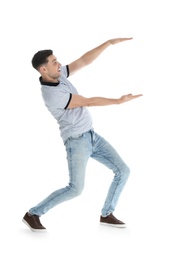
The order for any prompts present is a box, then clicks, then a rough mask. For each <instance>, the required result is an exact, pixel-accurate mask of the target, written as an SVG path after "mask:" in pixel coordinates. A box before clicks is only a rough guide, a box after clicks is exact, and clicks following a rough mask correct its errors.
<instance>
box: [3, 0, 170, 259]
mask: <svg viewBox="0 0 175 260" xmlns="http://www.w3.org/2000/svg"><path fill="white" fill-rule="evenodd" d="M173 6H174V5H173V1H171V0H166V1H162V0H159V1H158V0H147V1H139V0H133V1H130V0H120V1H117V0H108V1H103V0H100V1H98V0H88V1H80V0H74V1H71V0H64V1H55V0H50V1H45V0H42V1H41V0H37V1H35V2H33V1H32V2H31V1H28V2H26V1H21V0H17V1H12V0H9V1H1V4H0V12H1V14H0V27H1V41H0V44H1V54H0V57H1V62H0V71H1V95H0V96H1V102H0V113H1V128H0V129H1V135H0V138H1V139H0V143H1V145H0V150H1V164H0V167H1V168H0V171H1V175H0V176H1V180H0V198H1V214H0V220H1V250H0V255H1V256H0V258H1V259H4V260H6V259H8V260H9V259H12V258H15V259H19V260H21V259H26V260H28V259H42V258H44V259H45V258H46V259H52V260H53V259H69V258H71V259H78V260H79V259H109V258H113V259H120V260H123V259H131V258H132V259H135V260H140V259H142V260H144V259H158V258H159V257H162V259H168V260H171V259H173V260H174V259H175V252H174V249H173V246H174V231H175V224H174V223H175V222H174V219H175V213H174V196H175V191H174V173H175V169H174V168H175V167H174V145H175V140H174V130H175V129H174V122H173V121H174V108H175V105H174V85H175V79H174V60H175V51H174V46H175V33H174V24H175V18H174V7H173ZM114 37H133V40H132V41H128V42H124V43H120V44H118V45H115V46H111V47H109V48H108V49H107V50H105V52H103V54H102V55H101V56H100V57H99V58H98V59H97V60H96V61H94V63H93V64H92V65H90V66H89V67H86V68H85V69H84V70H82V71H80V72H79V73H78V74H76V75H75V76H73V77H72V78H70V80H71V81H72V83H74V85H75V86H76V87H77V89H78V91H79V93H80V94H81V95H84V96H87V97H90V96H105V97H116V98H118V97H120V96H121V95H123V94H127V93H133V94H140V93H142V94H143V97H141V98H139V99H136V100H133V101H131V102H128V103H125V104H122V105H120V106H110V107H95V108H90V111H91V112H92V117H93V121H94V128H95V130H96V131H97V132H98V133H99V134H101V135H103V136H104V137H105V138H106V139H107V140H109V141H110V142H111V143H112V144H113V146H114V147H116V149H117V151H118V152H119V153H120V155H121V156H122V157H123V159H124V160H125V161H126V162H127V164H128V165H129V167H130V169H131V175H130V178H129V180H128V183H127V184H126V186H125V189H124V190H123V193H122V195H121V197H120V200H119V203H118V206H117V208H116V211H115V215H116V216H117V217H118V218H119V219H121V220H123V221H124V222H126V223H127V228H126V229H122V230H121V229H113V228H108V227H102V226H100V225H99V217H100V210H101V207H102V205H103V202H104V199H105V197H106V193H107V190H108V187H109V184H110V182H111V180H112V177H113V176H112V173H111V172H110V171H109V170H108V169H107V168H105V167H104V166H102V165H100V164H98V163H97V162H95V161H93V160H90V161H89V164H88V167H87V175H86V186H85V189H84V192H83V194H82V195H81V196H80V197H78V198H76V199H74V200H71V201H69V202H66V203H63V204H61V205H59V206H58V207H55V208H54V209H52V210H51V211H49V212H48V213H47V214H46V215H44V216H43V217H42V219H41V221H42V223H43V225H44V226H46V227H47V229H48V232H47V233H46V234H35V233H33V232H31V231H30V230H29V229H28V228H27V226H25V225H24V224H23V223H22V221H21V220H22V217H23V215H24V214H25V212H26V211H27V210H28V209H29V208H30V207H32V206H35V205H36V204H37V203H38V202H40V201H41V200H42V199H44V198H45V197H46V196H47V195H49V194H50V193H51V192H52V191H54V190H55V189H58V188H61V187H63V186H65V185H66V184H67V181H68V171H67V163H66V158H65V156H66V154H65V150H64V146H63V143H62V140H61V138H60V134H59V128H58V125H57V123H56V121H55V120H54V118H52V116H51V115H50V114H49V112H48V111H47V109H46V108H45V106H44V103H43V100H42V97H41V92H40V85H39V81H38V78H39V74H38V73H37V71H35V70H34V69H33V68H32V66H31V58H32V56H33V54H34V53H35V52H36V51H38V50H40V49H46V48H51V49H53V51H54V54H55V55H56V56H57V58H58V61H60V62H61V63H62V64H68V63H70V62H72V61H73V60H75V59H77V58H79V57H80V56H81V55H82V54H84V53H85V52H86V51H88V50H90V49H92V48H94V47H96V46H97V45H99V44H101V43H102V42H104V41H106V40H108V39H110V38H114Z"/></svg>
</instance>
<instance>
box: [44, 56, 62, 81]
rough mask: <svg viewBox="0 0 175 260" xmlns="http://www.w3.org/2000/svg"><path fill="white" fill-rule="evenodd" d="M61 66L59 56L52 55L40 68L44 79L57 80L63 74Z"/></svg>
mask: <svg viewBox="0 0 175 260" xmlns="http://www.w3.org/2000/svg"><path fill="white" fill-rule="evenodd" d="M60 67H61V64H60V63H59V62H58V61H57V58H56V57H55V56H54V55H50V56H49V57H48V63H47V64H44V65H43V66H41V68H40V73H41V75H42V78H43V80H46V81H51V82H57V81H58V78H59V77H60V76H61V71H60Z"/></svg>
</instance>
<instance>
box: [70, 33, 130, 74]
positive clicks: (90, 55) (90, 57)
mask: <svg viewBox="0 0 175 260" xmlns="http://www.w3.org/2000/svg"><path fill="white" fill-rule="evenodd" d="M131 39H132V38H114V39H110V40H108V41H106V42H104V43H102V44H101V45H99V46H97V47H96V48H94V49H92V50H90V51H88V52H86V53H85V54H84V55H82V56H81V57H80V58H79V59H77V60H75V61H73V62H72V63H70V64H69V74H70V75H72V74H73V73H75V72H76V71H78V70H79V69H81V68H83V67H85V66H87V65H89V64H90V63H92V62H93V61H94V60H95V59H96V58H97V57H98V56H99V55H100V54H101V53H102V52H103V51H104V50H105V49H106V48H107V47H109V46H110V45H114V44H117V43H119V42H123V41H128V40H131Z"/></svg>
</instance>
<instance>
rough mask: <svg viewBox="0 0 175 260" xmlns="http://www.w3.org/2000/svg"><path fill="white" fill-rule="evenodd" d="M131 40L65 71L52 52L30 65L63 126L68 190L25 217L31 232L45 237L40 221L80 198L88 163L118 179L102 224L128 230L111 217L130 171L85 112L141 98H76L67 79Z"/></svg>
mask: <svg viewBox="0 0 175 260" xmlns="http://www.w3.org/2000/svg"><path fill="white" fill-rule="evenodd" d="M131 39H132V38H116V39H111V40H108V41H106V42H104V43H103V44H101V45H99V46H97V47H96V48H94V49H92V50H90V51H89V52H87V53H85V54H84V55H83V56H81V57H80V58H79V59H77V60H75V61H73V62H72V63H70V64H69V65H66V66H62V65H61V64H60V63H59V62H58V61H57V58H56V57H55V56H54V54H53V51H52V50H41V51H38V52H37V53H36V54H35V55H34V56H33V58H32V65H33V67H34V68H35V69H36V70H37V71H38V72H39V73H40V75H41V76H40V78H39V80H40V83H41V91H42V97H43V100H44V102H45V105H46V107H47V108H48V110H49V111H50V112H51V114H52V115H53V116H54V118H55V119H56V120H57V122H58V124H59V128H60V135H61V137H62V140H63V143H64V145H65V149H66V152H67V162H68V168H69V184H68V185H67V186H66V187H64V188H60V189H58V190H56V191H54V192H53V193H51V194H50V195H49V196H48V197H46V198H45V199H44V200H43V201H41V202H40V203H39V204H37V205H36V206H35V207H32V208H31V209H30V210H29V211H28V212H26V214H25V215H24V217H23V222H24V223H25V224H26V225H27V226H28V227H29V228H30V229H31V230H32V231H41V232H42V231H46V228H45V227H44V226H43V225H42V224H41V222H40V217H41V216H42V215H43V214H45V213H46V212H47V211H48V210H50V209H51V208H53V207H55V206H56V205H58V204H59V203H62V202H64V201H66V200H70V199H72V198H75V197H76V196H78V195H80V194H81V192H82V191H83V188H84V180H85V172H86V165H87V162H88V159H89V158H90V157H91V158H93V159H95V160H97V161H98V162H100V163H102V164H104V165H105V166H107V167H108V168H109V169H111V170H112V171H113V173H114V178H113V180H112V183H111V185H110V187H109V191H108V194H107V196H106V200H105V202H104V205H103V207H102V210H101V216H100V223H101V224H105V225H109V226H114V227H125V223H124V222H122V221H120V220H118V219H117V218H116V217H115V216H114V215H113V212H114V210H115V208H116V205H117V202H118V199H119V196H120V194H121V192H122V190H123V187H124V185H125V184H126V181H127V179H128V176H129V172H130V170H129V168H128V166H127V165H126V164H125V162H124V161H123V160H122V159H121V158H120V156H119V154H118V153H117V152H116V150H115V149H114V148H113V147H112V146H111V145H110V144H109V143H108V142H107V141H106V140H105V139H104V138H102V137H101V136H100V135H98V134H97V133H96V132H95V131H94V129H93V124H92V119H91V115H90V113H89V111H88V109H87V107H88V106H107V105H113V104H122V103H124V102H127V101H130V100H133V99H135V98H138V97H140V96H142V95H141V94H139V95H132V94H128V95H123V96H122V97H120V98H104V97H91V98H86V97H83V96H81V95H79V94H78V92H77V90H76V88H75V87H74V86H73V85H72V84H71V82H70V81H68V79H67V78H68V77H69V76H71V75H73V74H74V73H75V72H77V71H78V70H79V69H81V68H83V67H85V66H87V65H89V64H90V63H92V62H93V61H94V60H95V59H96V58H97V57H98V56H99V55H100V54H101V53H102V52H103V51H104V50H105V49H106V48H107V47H109V46H110V45H114V44H117V43H120V42H123V41H127V40H131Z"/></svg>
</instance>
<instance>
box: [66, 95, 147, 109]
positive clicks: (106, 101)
mask: <svg viewBox="0 0 175 260" xmlns="http://www.w3.org/2000/svg"><path fill="white" fill-rule="evenodd" d="M141 96H143V95H142V94H138V95H132V94H127V95H123V96H121V97H120V98H104V97H91V98H85V97H83V96H80V95H72V98H71V101H70V103H69V106H68V109H70V108H75V107H84V106H87V107H90V106H108V105H115V104H122V103H124V102H127V101H130V100H133V99H135V98H138V97H141Z"/></svg>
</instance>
